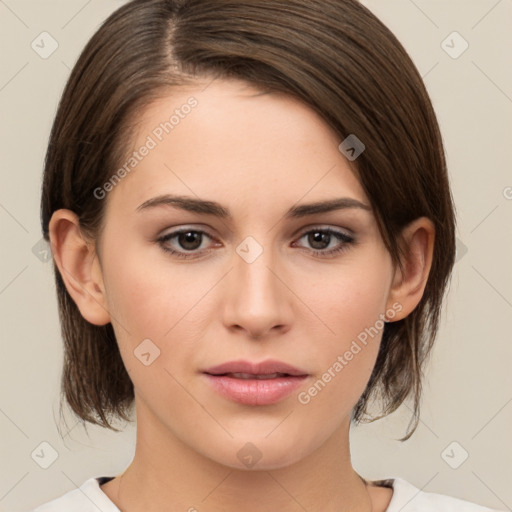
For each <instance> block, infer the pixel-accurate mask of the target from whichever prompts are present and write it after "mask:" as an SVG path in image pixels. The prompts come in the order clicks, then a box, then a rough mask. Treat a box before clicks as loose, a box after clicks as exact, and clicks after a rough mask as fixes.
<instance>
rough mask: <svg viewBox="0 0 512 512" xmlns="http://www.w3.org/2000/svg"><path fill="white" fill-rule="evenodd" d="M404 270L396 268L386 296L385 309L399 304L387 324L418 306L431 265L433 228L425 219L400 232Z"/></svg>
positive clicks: (417, 220) (404, 315)
mask: <svg viewBox="0 0 512 512" xmlns="http://www.w3.org/2000/svg"><path fill="white" fill-rule="evenodd" d="M402 239H403V240H402V246H403V249H404V258H403V260H402V266H403V270H400V269H399V268H398V267H397V268H396V272H395V275H394V277H393V282H392V284H391V289H390V292H389V296H388V308H390V307H391V306H392V305H393V304H396V303H398V304H400V306H401V309H400V312H399V313H397V314H396V316H394V317H393V319H392V320H391V319H390V321H397V320H401V319H402V318H405V317H406V316H407V315H409V313H411V312H412V311H413V310H414V308H415V307H416V306H417V305H418V303H419V302H420V300H421V298H422V297H423V292H424V290H425V285H426V284H427V279H428V276H429V273H430V269H431V266H432V257H433V252H434V240H435V227H434V224H433V223H432V221H431V220H430V219H428V218H427V217H420V218H418V219H416V220H414V221H413V222H411V223H410V224H408V225H407V226H406V227H405V228H404V230H403V232H402Z"/></svg>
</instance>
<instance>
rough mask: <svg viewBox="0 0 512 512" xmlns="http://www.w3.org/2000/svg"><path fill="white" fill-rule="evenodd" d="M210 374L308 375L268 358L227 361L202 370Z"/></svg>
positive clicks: (298, 369)
mask: <svg viewBox="0 0 512 512" xmlns="http://www.w3.org/2000/svg"><path fill="white" fill-rule="evenodd" d="M203 372H204V373H209V374H211V375H223V374H225V373H249V374H253V375H269V374H272V373H284V374H287V375H293V376H299V375H301V376H302V375H308V373H307V372H306V371H304V370H301V369H300V368H295V367H294V366H291V365H289V364H287V363H283V362H282V361H277V360H275V359H268V360H266V361H261V362H259V363H253V362H250V361H243V360H239V361H228V362H226V363H222V364H219V365H217V366H212V367H211V368H207V369H206V370H204V371H203Z"/></svg>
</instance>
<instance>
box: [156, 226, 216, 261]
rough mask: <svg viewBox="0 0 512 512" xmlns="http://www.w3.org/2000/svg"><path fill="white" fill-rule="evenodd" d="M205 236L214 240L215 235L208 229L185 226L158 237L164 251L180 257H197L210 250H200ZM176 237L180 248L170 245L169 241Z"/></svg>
mask: <svg viewBox="0 0 512 512" xmlns="http://www.w3.org/2000/svg"><path fill="white" fill-rule="evenodd" d="M205 236H206V237H207V238H210V239H212V240H213V237H212V236H211V235H209V234H208V233H207V232H206V231H202V230H199V229H191V228H184V229H179V230H177V231H173V232H172V233H168V234H166V235H164V236H162V237H160V238H158V239H157V242H158V243H159V244H160V247H161V248H162V249H163V250H164V251H166V252H168V253H171V254H173V255H175V256H177V257H178V258H184V259H187V258H197V257H199V256H200V255H201V253H204V252H209V251H208V250H206V251H205V249H204V248H203V249H201V250H198V249H199V248H200V247H201V245H202V242H203V238H204V237H205ZM174 238H176V245H178V246H179V248H178V250H176V249H175V248H172V247H171V246H169V242H170V241H171V240H173V239H174ZM176 245H175V247H176ZM187 253H188V254H187Z"/></svg>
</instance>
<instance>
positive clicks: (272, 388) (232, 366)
mask: <svg viewBox="0 0 512 512" xmlns="http://www.w3.org/2000/svg"><path fill="white" fill-rule="evenodd" d="M203 374H204V376H205V378H206V380H207V382H208V384H210V385H211V387H212V388H213V389H214V390H215V391H216V392H218V393H219V394H220V395H222V396H223V397H224V398H227V399H229V400H231V401H234V402H238V403H241V404H244V405H270V404H274V403H277V402H279V401H281V400H283V399H284V398H286V397H287V396H288V395H290V394H291V393H292V392H293V391H294V390H296V389H298V388H299V387H300V386H301V385H302V384H303V382H304V380H305V379H306V378H307V377H308V373H307V372H306V371H304V370H301V369H299V368H295V367H294V366H291V365H289V364H287V363H283V362H281V361H275V360H269V361H263V362H261V363H251V362H249V361H230V362H228V363H223V364H221V365H218V366H214V367H211V368H208V369H207V370H205V371H203Z"/></svg>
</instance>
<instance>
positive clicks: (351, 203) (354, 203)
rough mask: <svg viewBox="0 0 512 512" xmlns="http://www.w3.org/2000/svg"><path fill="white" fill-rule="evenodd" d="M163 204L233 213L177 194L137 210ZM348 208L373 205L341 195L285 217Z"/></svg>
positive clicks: (227, 216)
mask: <svg viewBox="0 0 512 512" xmlns="http://www.w3.org/2000/svg"><path fill="white" fill-rule="evenodd" d="M161 206H171V207H175V208H179V209H181V210H186V211H189V212H194V213H202V214H206V215H214V216H215V217H219V218H221V219H231V218H232V216H231V213H230V212H229V210H228V209H227V208H225V207H224V206H222V205H221V204H219V203H217V202H215V201H206V200H204V199H196V198H194V197H188V196H175V195H170V194H165V195H160V196H157V197H153V198H151V199H148V200H147V201H144V202H143V203H142V204H141V205H139V206H138V207H137V209H136V211H145V210H148V209H151V208H157V207H161ZM348 208H359V209H361V210H367V211H371V207H370V206H368V205H367V204H365V203H362V202H361V201H358V200H357V199H353V198H351V197H341V198H338V199H328V200H324V201H318V202H315V203H308V204H300V205H295V206H292V207H291V208H290V209H289V210H288V211H287V212H286V213H285V218H289V219H292V218H301V217H306V216H308V215H314V214H317V213H327V212H331V211H335V210H345V209H348Z"/></svg>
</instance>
